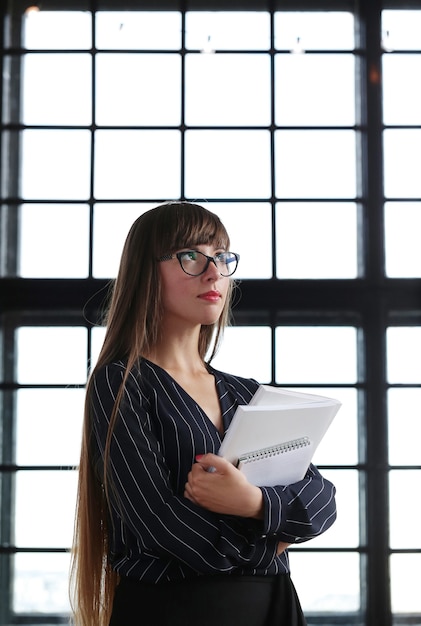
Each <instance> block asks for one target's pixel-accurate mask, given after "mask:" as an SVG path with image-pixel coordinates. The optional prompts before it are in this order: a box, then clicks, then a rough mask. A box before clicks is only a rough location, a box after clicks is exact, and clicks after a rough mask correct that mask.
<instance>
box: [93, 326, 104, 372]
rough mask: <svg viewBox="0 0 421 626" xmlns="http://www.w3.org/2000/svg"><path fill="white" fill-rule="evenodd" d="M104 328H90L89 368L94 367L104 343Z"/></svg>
mask: <svg viewBox="0 0 421 626" xmlns="http://www.w3.org/2000/svg"><path fill="white" fill-rule="evenodd" d="M105 331H106V328H105V327H104V326H95V327H94V328H92V331H91V333H92V343H91V368H90V369H91V370H92V369H93V368H94V367H95V365H96V362H97V360H98V356H99V353H100V351H101V348H102V344H103V343H104V338H105Z"/></svg>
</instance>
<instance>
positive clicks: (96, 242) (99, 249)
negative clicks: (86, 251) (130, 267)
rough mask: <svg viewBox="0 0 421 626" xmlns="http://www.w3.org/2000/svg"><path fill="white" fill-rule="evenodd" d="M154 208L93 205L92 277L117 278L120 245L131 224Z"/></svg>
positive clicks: (144, 205) (132, 205)
mask: <svg viewBox="0 0 421 626" xmlns="http://www.w3.org/2000/svg"><path fill="white" fill-rule="evenodd" d="M154 206H156V205H155V204H137V203H136V204H108V203H107V204H96V205H95V207H94V235H93V275H94V276H95V278H115V277H116V276H117V271H118V266H119V264H120V257H121V253H122V250H123V245H124V242H125V240H126V237H127V235H128V233H129V230H130V228H131V226H132V224H133V222H134V221H135V220H136V219H137V218H138V217H139V216H140V215H142V213H144V212H145V211H148V210H149V209H151V208H152V207H154Z"/></svg>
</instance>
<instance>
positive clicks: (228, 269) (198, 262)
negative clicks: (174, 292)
mask: <svg viewBox="0 0 421 626" xmlns="http://www.w3.org/2000/svg"><path fill="white" fill-rule="evenodd" d="M175 258H177V259H178V262H179V263H180V266H181V269H182V270H183V272H185V273H186V274H188V275H189V276H200V275H201V274H204V273H205V272H206V270H207V269H208V267H209V263H211V262H212V263H214V264H215V267H216V268H217V270H218V272H219V273H220V274H221V276H232V275H233V274H234V272H235V270H236V269H237V266H238V261H239V260H240V255H239V254H237V253H236V252H218V254H215V256H208V255H207V254H203V252H199V250H183V251H182V252H176V253H175V254H164V256H161V257H159V259H157V260H158V261H170V260H171V259H175Z"/></svg>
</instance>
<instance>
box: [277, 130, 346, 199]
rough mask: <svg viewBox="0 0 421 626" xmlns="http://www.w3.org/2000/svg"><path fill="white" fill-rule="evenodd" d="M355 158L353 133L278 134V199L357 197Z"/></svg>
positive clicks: (339, 131) (305, 131) (338, 131)
mask: <svg viewBox="0 0 421 626" xmlns="http://www.w3.org/2000/svg"><path fill="white" fill-rule="evenodd" d="M355 155H356V149H355V133H354V132H353V131H348V130H331V131H324V130H323V131H322V130H316V131H314V130H294V131H292V130H288V131H284V130H279V131H277V132H276V133H275V176H276V195H277V196H278V197H280V198H313V197H314V198H353V197H355V195H356V158H355Z"/></svg>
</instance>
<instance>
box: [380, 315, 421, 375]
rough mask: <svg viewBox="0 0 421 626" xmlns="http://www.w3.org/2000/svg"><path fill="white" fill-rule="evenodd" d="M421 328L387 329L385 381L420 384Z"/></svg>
mask: <svg viewBox="0 0 421 626" xmlns="http://www.w3.org/2000/svg"><path fill="white" fill-rule="evenodd" d="M420 354H421V327H419V326H415V327H396V328H388V329H387V380H388V381H389V382H390V383H421V361H420Z"/></svg>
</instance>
